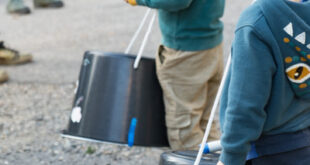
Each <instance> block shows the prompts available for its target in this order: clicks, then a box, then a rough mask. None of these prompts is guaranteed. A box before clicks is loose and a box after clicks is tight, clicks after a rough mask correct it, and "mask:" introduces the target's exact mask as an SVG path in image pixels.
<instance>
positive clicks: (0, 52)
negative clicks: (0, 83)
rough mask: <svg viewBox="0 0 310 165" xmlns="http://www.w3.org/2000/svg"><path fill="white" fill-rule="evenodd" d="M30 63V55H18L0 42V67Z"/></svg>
mask: <svg viewBox="0 0 310 165" xmlns="http://www.w3.org/2000/svg"><path fill="white" fill-rule="evenodd" d="M31 61H32V55H30V54H19V52H18V51H16V50H14V49H10V48H7V47H5V46H4V43H3V42H0V65H16V64H24V63H28V62H31Z"/></svg>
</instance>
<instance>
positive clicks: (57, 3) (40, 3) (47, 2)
mask: <svg viewBox="0 0 310 165" xmlns="http://www.w3.org/2000/svg"><path fill="white" fill-rule="evenodd" d="M33 3H34V6H35V7H37V8H40V7H41V8H44V7H49V8H60V7H63V6H64V3H63V2H62V1H61V0H33Z"/></svg>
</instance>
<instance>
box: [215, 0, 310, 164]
mask: <svg viewBox="0 0 310 165" xmlns="http://www.w3.org/2000/svg"><path fill="white" fill-rule="evenodd" d="M294 1H295V0H294ZM309 78H310V2H293V0H292V1H289V0H257V1H256V2H255V3H254V4H253V5H251V6H250V7H249V8H248V9H247V10H246V11H244V12H243V14H242V15H241V17H240V20H239V23H238V25H237V29H236V32H235V39H234V42H233V46H232V63H231V66H230V71H229V73H228V78H227V81H226V82H225V87H224V91H223V93H222V99H221V106H220V121H221V130H222V137H221V144H222V147H223V151H222V153H221V157H220V161H221V162H222V163H223V164H225V165H242V164H245V162H246V160H248V162H247V163H248V164H253V165H260V164H261V165H271V164H281V165H285V164H292V165H301V164H310V128H309V126H310V120H309V119H310V79H309ZM221 162H219V163H218V164H222V163H221Z"/></svg>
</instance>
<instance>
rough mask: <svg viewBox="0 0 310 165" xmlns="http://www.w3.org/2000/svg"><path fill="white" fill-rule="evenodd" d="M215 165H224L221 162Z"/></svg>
mask: <svg viewBox="0 0 310 165" xmlns="http://www.w3.org/2000/svg"><path fill="white" fill-rule="evenodd" d="M216 165H224V164H223V163H222V162H221V161H218V162H217V164H216Z"/></svg>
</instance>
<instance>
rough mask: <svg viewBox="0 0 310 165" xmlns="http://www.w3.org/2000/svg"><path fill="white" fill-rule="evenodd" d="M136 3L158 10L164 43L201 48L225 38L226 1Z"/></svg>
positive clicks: (139, 0) (147, 0) (178, 47)
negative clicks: (223, 32) (223, 20)
mask: <svg viewBox="0 0 310 165" xmlns="http://www.w3.org/2000/svg"><path fill="white" fill-rule="evenodd" d="M136 2H137V5H141V6H147V7H150V8H155V9H158V17H159V25H160V29H161V33H162V36H163V38H162V44H163V45H165V46H166V47H169V48H172V49H176V50H182V51H199V50H206V49H210V48H213V47H215V46H217V45H219V44H220V43H221V42H222V39H223V34H222V31H223V23H222V22H221V21H220V18H221V17H222V15H223V11H224V0H137V1H136Z"/></svg>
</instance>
